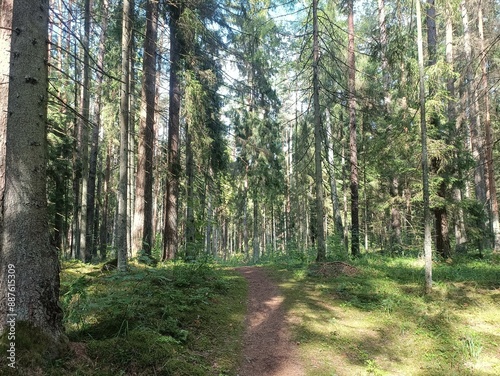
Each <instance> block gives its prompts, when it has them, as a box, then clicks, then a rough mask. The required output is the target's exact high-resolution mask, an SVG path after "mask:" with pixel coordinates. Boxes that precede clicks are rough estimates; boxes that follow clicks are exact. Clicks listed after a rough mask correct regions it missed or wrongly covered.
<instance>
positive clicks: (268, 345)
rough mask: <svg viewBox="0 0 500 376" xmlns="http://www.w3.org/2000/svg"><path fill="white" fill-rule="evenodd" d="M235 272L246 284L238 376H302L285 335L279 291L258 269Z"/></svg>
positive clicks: (282, 298) (294, 353)
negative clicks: (242, 337) (241, 356)
mask: <svg viewBox="0 0 500 376" xmlns="http://www.w3.org/2000/svg"><path fill="white" fill-rule="evenodd" d="M236 270H237V271H238V272H240V273H241V274H242V275H243V276H244V277H245V278H246V279H247V281H248V302H247V316H246V322H245V324H246V330H245V337H244V349H243V358H242V363H241V366H240V368H239V371H238V376H257V375H258V376H302V375H305V372H304V370H303V367H302V364H301V362H300V359H298V355H297V351H296V349H295V348H294V347H295V346H296V345H295V344H294V343H293V342H292V340H291V336H290V334H289V331H288V327H287V325H288V324H287V322H286V316H285V309H284V307H283V302H284V297H283V296H282V295H281V294H280V291H279V288H278V287H277V286H276V284H275V283H274V282H273V281H272V280H271V279H270V278H269V277H268V276H267V273H266V272H265V270H263V269H261V268H258V267H241V268H237V269H236Z"/></svg>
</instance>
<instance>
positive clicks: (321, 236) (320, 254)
mask: <svg viewBox="0 0 500 376" xmlns="http://www.w3.org/2000/svg"><path fill="white" fill-rule="evenodd" d="M313 105H314V165H315V174H314V180H315V186H316V223H315V226H316V240H317V256H316V260H317V261H323V260H324V259H325V258H326V248H325V228H324V224H323V217H324V212H325V209H324V198H323V168H322V163H321V148H322V139H321V135H322V131H321V109H320V104H319V29H318V1H317V0H313Z"/></svg>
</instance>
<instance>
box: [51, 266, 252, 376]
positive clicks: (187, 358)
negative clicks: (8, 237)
mask: <svg viewBox="0 0 500 376" xmlns="http://www.w3.org/2000/svg"><path fill="white" fill-rule="evenodd" d="M245 288H246V287H245V284H244V282H243V280H242V279H241V278H239V277H238V276H237V275H236V274H235V273H234V272H231V271H229V270H223V269H220V268H215V267H214V266H213V265H210V264H206V263H190V264H186V263H181V262H176V263H169V264H166V265H160V266H158V267H151V266H147V265H144V264H138V263H137V264H132V265H131V267H130V270H129V271H128V272H127V273H120V272H118V271H111V272H102V271H101V269H100V268H99V267H98V266H96V267H91V266H88V265H83V264H80V263H77V262H70V263H65V264H64V267H63V272H62V283H61V303H62V305H63V309H64V312H65V323H64V324H65V328H66V333H67V335H68V337H69V339H70V341H71V343H72V346H73V347H74V350H73V352H72V354H69V355H68V357H67V358H65V359H62V360H60V361H59V362H58V363H57V364H54V365H53V366H52V367H50V368H49V369H47V373H46V374H48V375H71V374H74V375H115V374H116V375H186V376H188V375H189V376H194V375H226V374H234V369H235V367H236V363H235V362H236V361H237V359H238V356H239V351H240V349H241V344H240V342H239V341H240V338H241V333H242V330H243V327H242V325H243V322H244V320H243V318H244V314H245V305H244V304H242V302H241V296H244V295H245ZM75 353H76V357H75Z"/></svg>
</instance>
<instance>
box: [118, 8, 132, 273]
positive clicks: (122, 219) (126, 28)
mask: <svg viewBox="0 0 500 376" xmlns="http://www.w3.org/2000/svg"><path fill="white" fill-rule="evenodd" d="M131 34H132V32H131V22H130V0H124V1H123V12H122V46H121V49H122V66H121V81H122V82H121V89H120V178H119V183H118V218H117V226H116V240H115V246H116V252H117V258H118V270H119V271H122V272H124V271H126V269H127V258H128V245H127V212H128V210H127V203H128V195H127V192H128V189H127V185H128V141H129V117H130V114H129V111H130V109H129V103H130V102H129V90H130V84H129V79H130V73H129V70H130V64H129V62H130V48H129V47H130V41H131V38H132V35H131Z"/></svg>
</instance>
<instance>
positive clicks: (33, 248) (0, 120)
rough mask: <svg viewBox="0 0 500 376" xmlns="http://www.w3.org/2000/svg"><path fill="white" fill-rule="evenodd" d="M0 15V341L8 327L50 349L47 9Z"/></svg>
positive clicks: (16, 1)
mask: <svg viewBox="0 0 500 376" xmlns="http://www.w3.org/2000/svg"><path fill="white" fill-rule="evenodd" d="M0 7H1V9H0V80H1V82H0V265H1V266H2V267H1V270H0V334H3V333H5V332H9V330H10V328H12V327H14V328H16V331H17V334H16V335H20V334H21V331H24V330H26V332H25V333H24V335H25V336H26V338H28V336H30V335H31V336H33V335H35V333H36V332H34V331H33V328H35V329H36V330H39V331H41V332H42V333H44V334H45V335H46V336H47V337H48V338H50V339H51V340H52V341H54V342H55V343H57V342H59V341H60V340H61V339H62V338H64V335H63V326H62V310H61V308H60V307H59V303H58V302H59V261H58V255H57V252H56V249H55V248H54V247H52V246H51V245H50V239H49V228H48V217H47V195H46V162H47V159H46V158H47V157H46V156H47V142H46V129H47V89H48V79H47V61H48V53H47V44H46V43H47V40H48V15H49V8H48V2H46V1H36V2H33V1H32V0H4V1H2V2H1V4H0ZM12 322H14V324H13V325H14V326H12ZM10 333H12V332H10ZM53 345H54V343H47V346H49V348H50V346H53ZM53 355H54V356H56V355H57V354H56V352H54V353H53Z"/></svg>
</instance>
